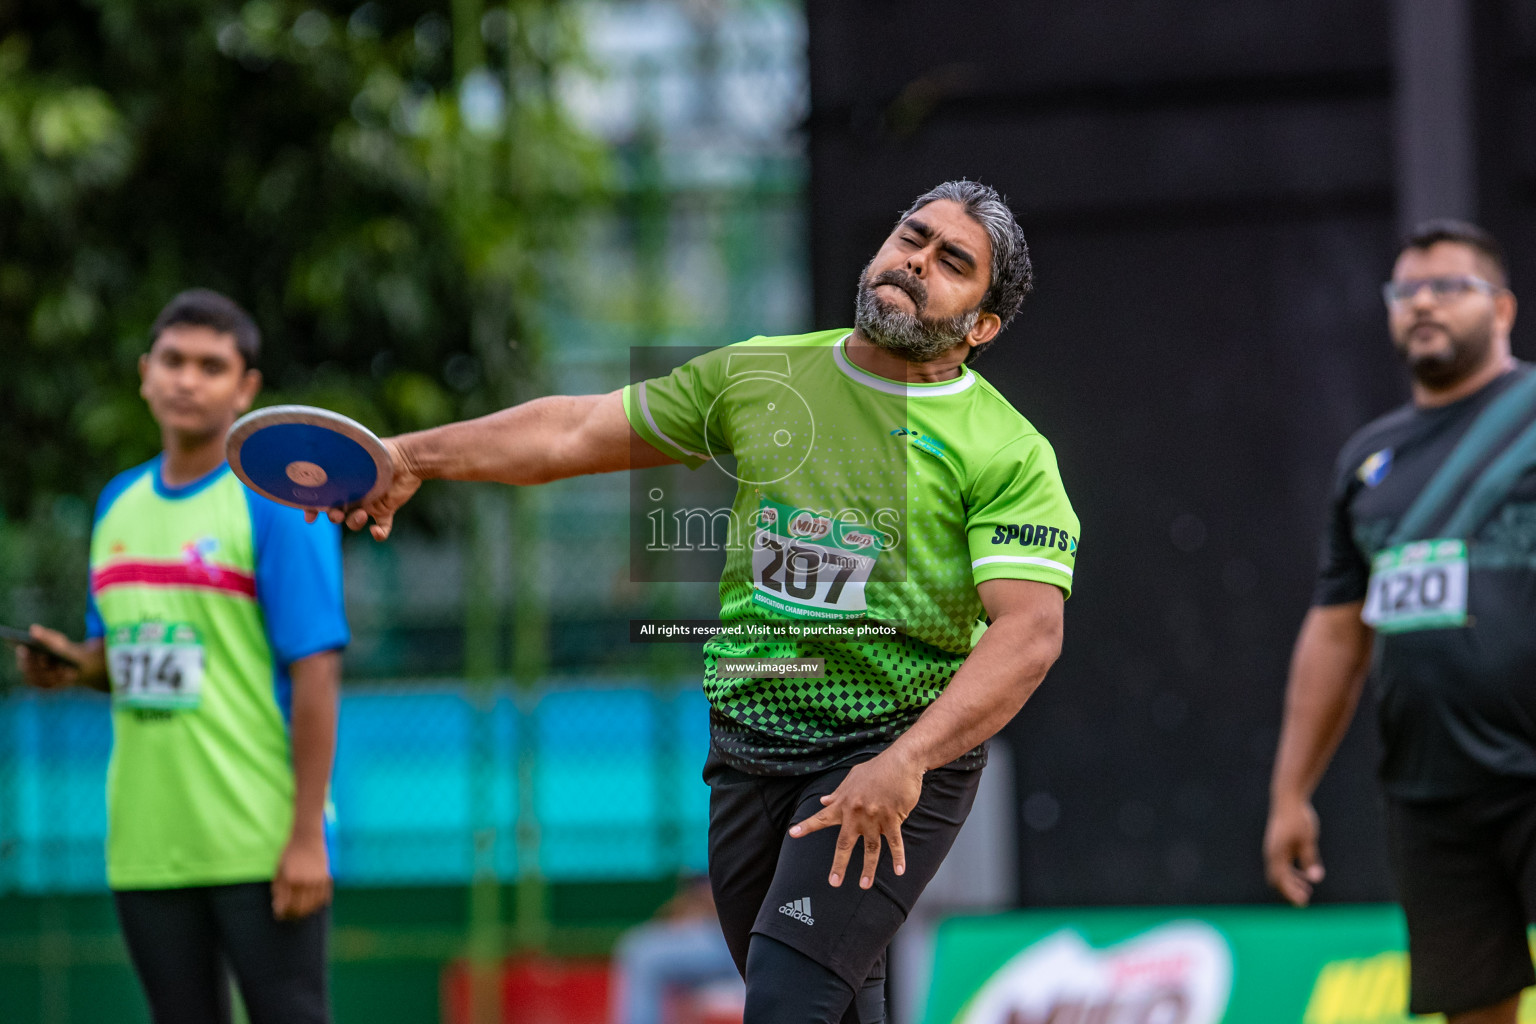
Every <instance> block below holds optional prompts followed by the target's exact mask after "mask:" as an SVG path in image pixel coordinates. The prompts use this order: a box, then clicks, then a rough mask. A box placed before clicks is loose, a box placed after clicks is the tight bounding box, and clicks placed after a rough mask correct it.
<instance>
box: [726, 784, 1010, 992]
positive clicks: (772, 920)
mask: <svg viewBox="0 0 1536 1024" xmlns="http://www.w3.org/2000/svg"><path fill="white" fill-rule="evenodd" d="M850 770H851V766H844V767H841V768H836V769H833V770H831V771H827V772H822V773H819V774H816V775H806V776H795V777H790V778H779V777H769V776H760V775H748V774H746V773H744V772H740V771H737V770H735V769H733V768H730V767H728V766H725V765H723V764H719V763H717V762H714V761H711V763H710V764H709V765H708V766H706V768H705V773H704V781H706V782H708V783H709V788H710V799H709V880H710V884H711V887H712V888H713V889H714V895H715V908H716V910H717V911H718V913H719V915H720V926H721V928H722V930H724V932H725V941H726V943H727V945H729V946H730V949H731V955H732V956H733V957H735V959H736V966H737V967H738V968H740V969H741V971H742V975H743V976H744V977H745V976H746V975H747V948H748V946H749V945H750V942H751V937H752V935H753V934H754V933H756V934H759V935H766V936H768V937H770V938H772V939H776V940H778V941H779V942H782V943H784V944H785V945H786V946H789V947H790V948H792V949H795V950H797V951H799V952H800V953H803V954H804V955H805V956H806V957H808V958H809V959H811V960H813V961H815V962H816V963H818V964H822V965H824V966H825V967H827V968H828V969H830V970H831V971H832V972H834V973H835V974H836V975H837V976H838V977H839V978H841V979H842V980H843V981H844V982H846V983H847V984H848V987H849V989H850V990H852V991H854V992H857V991H858V990H859V989H860V988H861V987H862V986H863V985H864V982H865V980H866V979H868V978H873V977H884V975H885V949H886V946H888V945H890V942H891V939H892V938H893V937H894V936H895V934H896V930H897V929H898V928H900V927H901V924H902V922H903V921H905V920H906V917H907V914H908V912H909V911H911V909H912V904H913V903H914V902H916V900H917V897H918V896H919V895H921V894H922V891H923V889H924V888H925V887H926V886H927V885H928V882H929V881H930V880H931V879H932V878H933V875H934V872H936V871H938V869H939V864H940V863H941V862H942V861H943V860H944V856H945V854H947V853H948V852H949V848H950V846H951V845H952V844H953V843H954V841H955V836H956V834H958V833H959V831H960V826H961V825H963V824H964V823H965V817H966V815H967V814H969V813H970V810H971V804H972V803H973V802H974V801H975V799H976V787H977V785H978V783H979V782H980V779H981V772H980V771H979V770H978V771H961V770H958V769H953V768H939V769H936V770H934V771H931V772H928V773H927V774H926V775H924V776H923V791H922V796H921V797H920V798H919V799H918V802H917V806H916V807H915V808H914V809H913V811H912V814H911V816H910V817H908V818H907V820H906V822H905V824H904V825H903V826H902V830H901V831H902V842H903V845H904V846H905V847H906V853H907V870H906V873H905V874H903V875H901V876H899V877H898V876H897V875H896V873H895V871H894V869H893V868H892V866H891V853H890V848H889V846H887V845H884V844H882V848H881V852H880V863H879V865H878V866H877V869H876V872H875V883H874V885H873V886H872V887H871V888H869V889H861V888H859V873H860V868H861V866H862V864H863V859H864V855H863V846H862V844H860V845H859V846H856V847H855V848H854V851H853V855H852V857H851V859H850V860H849V862H848V871H847V876H846V878H845V879H844V880H843V884H842V885H841V886H839V887H838V888H836V889H834V888H832V886H831V885H829V884H827V875H828V874H830V873H831V870H832V857H833V854H834V852H835V850H836V846H837V835H838V830H837V828H835V827H834V828H827V829H822V830H821V831H820V832H814V833H812V834H811V835H809V836H804V837H802V838H799V839H791V838H790V837H789V826H790V825H792V824H794V823H795V822H797V821H801V820H803V819H805V818H808V817H810V816H811V815H812V814H815V813H816V812H817V811H819V810H820V809H821V797H822V796H824V795H826V794H828V793H831V792H832V791H833V790H834V789H836V788H837V787H838V784H839V783H841V782H842V781H843V779H844V777H846V776H847V774H848V772H849V771H850ZM751 984H752V979H751V978H750V977H748V978H747V985H748V988H749V989H750V987H751Z"/></svg>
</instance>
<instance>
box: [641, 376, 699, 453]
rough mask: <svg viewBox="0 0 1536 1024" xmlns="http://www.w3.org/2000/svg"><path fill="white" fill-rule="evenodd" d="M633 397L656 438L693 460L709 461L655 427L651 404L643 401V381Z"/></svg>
mask: <svg viewBox="0 0 1536 1024" xmlns="http://www.w3.org/2000/svg"><path fill="white" fill-rule="evenodd" d="M635 397H637V398H638V399H640V414H641V415H642V416H644V417H645V423H646V426H648V427H650V428H651V430H652V431H654V432H655V434H656V436H657V437H659V438H661V439H662V440H663V441H665V442H667V444H669V445H671V446H672V447H673V448H676V449H677V450H678V451H680V452H682V453H683V454H684V455H687V456H691V457H692V458H695V459H703V460H704V461H705V462H708V461H709V456H708V455H700V454H699V453H698V452H691V451H689V450H688V449H687V448H684V447H683V446H682V445H680V444H678V443H677V442H676V441H674V440H672V439H671V438H670V437H668V436H667V435H666V434H664V433H662V430H661V428H660V427H658V426H657V425H656V418H655V417H654V416H652V415H651V403H650V402H647V401H646V400H645V381H641V382H640V384H639V385H638V386H637V387H636V388H635Z"/></svg>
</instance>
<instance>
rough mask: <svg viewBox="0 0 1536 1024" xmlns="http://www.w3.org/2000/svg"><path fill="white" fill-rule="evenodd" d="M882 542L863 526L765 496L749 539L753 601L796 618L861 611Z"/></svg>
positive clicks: (841, 615) (834, 616) (865, 605)
mask: <svg viewBox="0 0 1536 1024" xmlns="http://www.w3.org/2000/svg"><path fill="white" fill-rule="evenodd" d="M882 541H883V537H882V536H881V535H880V534H879V533H878V532H876V531H874V530H871V529H868V528H866V527H861V526H850V525H848V524H847V523H843V522H839V521H838V520H836V519H834V518H830V517H827V516H822V515H817V514H816V513H814V512H807V511H804V510H802V509H796V508H793V507H791V506H789V505H781V504H779V503H778V502H775V501H766V500H765V501H764V502H763V503H762V505H761V506H760V507H759V508H758V510H757V531H756V534H755V535H754V536H753V539H752V603H753V604H757V605H761V606H762V607H765V608H771V609H773V610H774V611H776V612H778V613H779V614H781V615H788V616H790V617H792V618H797V619H849V618H856V617H858V616H861V615H863V614H864V613H865V611H866V610H867V608H868V603H867V602H866V600H865V597H864V585H865V584H866V583H868V582H869V574H870V572H872V571H873V570H874V568H875V560H876V559H877V558H879V557H880V547H881V543H882Z"/></svg>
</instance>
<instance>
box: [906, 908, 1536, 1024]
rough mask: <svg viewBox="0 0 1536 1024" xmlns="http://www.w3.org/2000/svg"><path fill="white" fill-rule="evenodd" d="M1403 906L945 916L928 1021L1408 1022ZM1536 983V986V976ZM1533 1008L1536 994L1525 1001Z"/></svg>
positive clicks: (1534, 1017)
mask: <svg viewBox="0 0 1536 1024" xmlns="http://www.w3.org/2000/svg"><path fill="white" fill-rule="evenodd" d="M1405 946H1406V943H1405V934H1404V930H1403V920H1402V913H1401V912H1400V911H1399V910H1398V908H1397V907H1395V906H1390V905H1367V906H1343V907H1315V908H1312V909H1309V910H1291V909H1288V908H1279V907H1242V908H1238V907H1232V908H1225V907H1215V908H1213V907H1197V908H1195V907H1192V908H1178V907H1159V908H1146V909H1135V910H1075V911H1071V910H1062V911H1024V912H1018V913H1009V914H998V915H991V916H987V917H957V918H951V919H949V920H947V921H945V922H944V923H943V924H941V925H940V926H939V930H938V936H937V944H936V947H935V953H934V970H933V979H932V983H931V985H930V988H929V993H928V1005H927V1012H926V1013H925V1014H924V1017H923V1020H924V1022H925V1024H1220V1022H1230V1024H1399V1022H1407V1021H1409V1020H1420V1021H1433V1020H1442V1019H1443V1018H1439V1017H1433V1018H1427V1017H1417V1018H1410V1017H1409V1016H1408V1015H1407V1012H1406V1007H1407V1002H1408V958H1407V954H1406V953H1405V952H1404V949H1405ZM1533 991H1536V990H1533ZM1520 1021H1521V1024H1528V1022H1536V1001H1533V1000H1532V999H1531V998H1529V997H1528V998H1526V999H1525V1000H1524V1001H1523V1002H1522V1005H1521V1012H1520Z"/></svg>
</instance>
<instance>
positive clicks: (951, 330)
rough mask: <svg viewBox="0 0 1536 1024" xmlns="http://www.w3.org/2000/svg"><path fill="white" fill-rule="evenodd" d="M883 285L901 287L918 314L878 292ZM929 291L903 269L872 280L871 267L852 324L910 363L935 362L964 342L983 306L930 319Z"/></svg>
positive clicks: (861, 282)
mask: <svg viewBox="0 0 1536 1024" xmlns="http://www.w3.org/2000/svg"><path fill="white" fill-rule="evenodd" d="M882 284H891V285H895V286H897V287H899V288H901V289H902V290H903V291H905V292H906V293H907V295H908V296H909V297H910V298H911V299H912V304H913V305H914V306H915V307H916V309H917V311H916V312H915V313H908V312H906V311H904V310H901V309H897V308H896V307H895V306H893V305H891V304H890V303H889V302H886V301H885V300H884V299H882V298H881V297H880V295H879V294H878V293H877V292H876V291H875V288H876V287H878V286H879V285H882ZM927 304H928V289H927V288H925V287H924V286H923V282H922V281H921V280H919V279H918V278H916V277H914V276H913V275H911V274H908V273H906V272H905V271H901V270H887V271H883V272H882V273H881V274H879V275H878V276H877V277H875V278H874V279H873V280H871V278H870V276H869V268H868V267H865V268H864V272H863V273H862V274H860V275H859V294H858V299H857V301H856V302H855V303H854V307H853V309H854V312H853V324H854V326H855V327H857V328H858V329H859V331H860V333H862V334H863V335H864V337H866V338H868V339H869V340H870V341H872V342H874V343H875V344H876V345H879V346H880V347H881V348H883V349H885V350H886V351H887V352H892V353H894V354H896V355H898V356H901V357H902V358H903V359H905V360H906V361H907V362H909V363H927V362H932V361H933V360H935V359H937V358H938V357H939V356H941V355H944V354H945V353H946V352H948V351H950V350H951V349H953V348H954V347H955V346H956V345H959V344H962V343H963V342H964V341H965V336H966V335H967V334H970V333H971V328H973V327H975V326H976V321H977V319H979V318H980V316H981V307H979V306H978V307H977V308H975V309H973V310H971V311H970V312H969V313H962V314H960V315H959V316H951V317H944V318H942V319H937V320H930V319H928V318H926V317H924V316H923V308H924V307H925V306H927Z"/></svg>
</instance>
